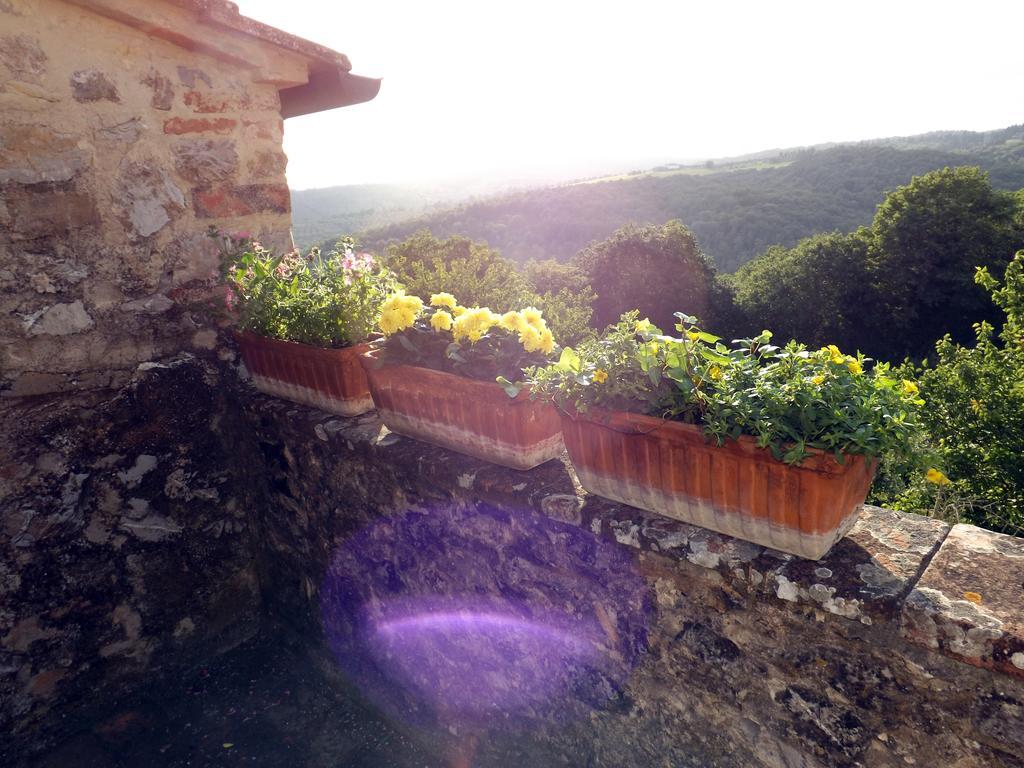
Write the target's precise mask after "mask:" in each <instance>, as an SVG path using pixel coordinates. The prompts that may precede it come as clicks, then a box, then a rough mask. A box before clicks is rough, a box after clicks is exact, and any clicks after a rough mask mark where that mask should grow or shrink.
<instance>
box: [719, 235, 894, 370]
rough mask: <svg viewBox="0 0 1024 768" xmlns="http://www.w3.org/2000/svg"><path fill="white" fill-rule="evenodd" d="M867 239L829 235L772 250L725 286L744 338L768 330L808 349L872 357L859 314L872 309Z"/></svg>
mask: <svg viewBox="0 0 1024 768" xmlns="http://www.w3.org/2000/svg"><path fill="white" fill-rule="evenodd" d="M869 244H870V233H868V232H866V231H865V230H863V229H862V230H859V231H858V232H854V233H852V234H840V233H838V232H833V233H832V234H827V235H815V236H814V237H810V238H807V239H805V240H801V241H800V242H799V243H798V244H797V245H796V247H794V248H783V247H781V246H772V247H771V248H769V249H768V250H767V251H766V252H765V253H764V254H763V255H762V256H759V257H758V258H757V259H755V260H754V261H752V262H750V263H749V264H747V265H745V266H744V267H742V268H741V269H740V270H739V271H738V272H737V273H736V274H735V275H732V276H731V277H730V278H728V282H729V283H730V284H731V285H732V287H733V289H734V291H735V302H736V305H737V308H738V310H739V312H740V318H741V321H746V322H745V325H746V328H745V330H744V332H749V333H754V332H755V329H761V328H771V329H772V331H774V333H775V334H776V336H777V337H778V338H780V339H791V338H792V339H796V340H797V341H802V342H804V343H805V344H808V345H810V346H813V347H819V346H823V345H825V344H838V345H839V346H841V347H843V348H844V349H848V350H849V351H851V352H852V351H854V350H857V349H859V350H861V351H863V352H865V353H867V354H875V353H877V351H878V349H877V348H876V344H875V343H874V340H873V339H872V337H871V334H870V333H868V332H867V331H868V326H869V325H871V324H869V323H866V322H865V320H866V318H865V315H864V313H863V312H861V311H859V310H860V309H861V308H863V307H866V306H871V303H872V302H871V298H872V296H871V289H870V286H869V283H868V263H867V254H868V247H869Z"/></svg>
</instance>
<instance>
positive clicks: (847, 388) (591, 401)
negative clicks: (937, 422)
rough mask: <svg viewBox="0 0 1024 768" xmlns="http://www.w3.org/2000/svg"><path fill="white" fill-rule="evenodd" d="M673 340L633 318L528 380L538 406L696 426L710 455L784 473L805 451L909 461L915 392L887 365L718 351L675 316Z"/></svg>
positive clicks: (831, 354) (817, 354) (768, 348)
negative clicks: (731, 452)
mask: <svg viewBox="0 0 1024 768" xmlns="http://www.w3.org/2000/svg"><path fill="white" fill-rule="evenodd" d="M677 317H678V318H679V323H677V324H676V329H677V330H678V331H679V332H680V334H681V335H680V337H678V338H676V337H671V336H666V335H664V334H663V333H662V332H661V331H660V330H659V329H658V328H657V327H655V326H653V325H652V324H650V323H649V322H648V321H646V320H641V321H638V320H637V315H636V313H629V314H626V315H623V317H622V319H621V320H620V322H619V323H618V324H617V325H615V326H613V327H612V328H609V329H608V331H607V332H606V333H605V334H604V335H603V336H602V337H601V338H599V339H594V340H591V341H587V342H584V343H583V344H581V345H580V346H579V348H578V349H571V348H567V349H565V350H563V352H562V354H561V357H560V359H559V361H558V362H557V363H555V364H554V365H551V366H548V367H546V368H542V369H534V370H531V371H528V372H527V373H528V382H529V383H530V384H531V386H532V387H533V388H534V390H535V391H536V392H537V393H538V394H540V395H546V396H548V397H552V398H553V399H554V400H555V401H556V402H557V403H559V404H560V405H561V406H562V407H569V408H576V409H577V410H581V411H585V410H586V409H588V408H589V407H591V406H599V407H603V408H613V409H623V410H632V411H640V412H645V413H650V414H653V415H658V416H665V417H669V418H674V419H678V420H681V421H686V422H689V423H695V424H701V425H702V426H703V427H704V432H705V434H706V435H707V436H708V437H709V438H710V439H714V440H715V441H717V442H718V443H719V444H722V443H724V442H725V441H726V440H730V439H731V440H736V439H738V438H739V437H740V436H741V435H750V436H752V437H754V438H755V440H756V441H757V444H758V445H759V446H761V447H762V448H768V449H770V450H771V451H772V453H773V455H774V456H775V457H776V458H777V459H779V460H781V461H785V462H787V463H792V464H798V463H800V462H801V461H803V460H804V459H805V458H806V457H807V456H808V455H810V454H811V453H812V452H815V451H825V452H830V453H834V454H835V455H836V458H837V460H839V461H842V460H843V458H842V456H843V455H844V454H860V455H864V456H868V457H877V456H882V455H890V454H891V455H896V456H899V457H901V458H902V459H904V460H905V461H913V459H914V456H913V448H914V447H915V445H916V444H917V442H918V434H919V432H920V424H919V421H918V415H917V410H918V406H920V405H921V404H922V401H921V400H920V398H919V397H918V390H917V386H916V385H915V384H913V383H912V382H910V381H904V380H901V379H898V378H896V377H894V376H893V375H891V373H890V371H889V367H888V366H887V365H876V366H875V367H874V369H873V370H871V371H870V372H865V371H864V364H865V363H866V362H867V360H866V359H865V358H864V357H862V356H858V357H851V356H849V355H844V354H842V353H841V352H840V351H839V350H838V348H836V347H835V346H828V347H824V348H822V349H820V350H817V351H811V350H808V349H807V348H806V347H805V346H804V345H802V344H797V343H796V342H790V343H789V344H787V345H786V346H785V347H784V348H779V347H777V346H774V345H772V344H771V343H770V340H771V333H769V332H768V331H763V332H762V333H761V334H759V335H758V336H757V337H755V338H750V339H739V340H737V341H734V342H733V344H732V345H731V346H726V345H725V344H723V343H722V341H721V339H720V338H719V337H717V336H714V335H712V334H709V333H707V332H705V331H703V330H701V329H700V328H699V327H698V326H697V325H696V320H695V318H693V317H690V316H688V315H685V314H682V313H678V314H677Z"/></svg>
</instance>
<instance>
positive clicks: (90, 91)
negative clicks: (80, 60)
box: [70, 69, 121, 102]
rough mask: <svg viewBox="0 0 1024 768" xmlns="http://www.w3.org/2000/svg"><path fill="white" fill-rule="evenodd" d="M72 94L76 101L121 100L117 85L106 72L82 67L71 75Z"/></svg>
mask: <svg viewBox="0 0 1024 768" xmlns="http://www.w3.org/2000/svg"><path fill="white" fill-rule="evenodd" d="M70 82H71V95H72V96H74V98H75V101H82V102H90V101H113V102H119V101H121V97H120V96H119V95H118V93H117V86H115V85H114V83H113V82H112V81H111V80H110V78H109V77H108V76H107V75H106V73H104V72H100V71H99V70H95V69H80V70H78V71H77V72H74V73H72V75H71V81H70Z"/></svg>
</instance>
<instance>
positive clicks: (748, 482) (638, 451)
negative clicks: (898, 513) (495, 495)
mask: <svg viewBox="0 0 1024 768" xmlns="http://www.w3.org/2000/svg"><path fill="white" fill-rule="evenodd" d="M562 433H563V436H564V438H565V447H566V449H567V450H568V451H569V457H570V458H571V459H572V463H573V464H574V465H575V467H576V472H577V474H578V476H579V479H580V482H581V483H582V484H583V487H584V488H586V489H587V490H588V491H590V492H592V493H595V494H597V495H598V496H603V497H605V498H608V499H612V500H614V501H619V502H622V503H623V504H629V505H630V506H634V507H639V508H640V509H646V510H648V511H650V512H657V513H658V514H662V515H665V516H667V517H671V518H674V519H676V520H682V521H683V522H686V523H692V524H694V525H699V526H701V527H704V528H710V529H711V530H713V531H718V532H719V533H724V534H727V535H729V536H735V537H736V538H738V539H745V540H746V541H752V542H754V543H756V544H762V545H764V546H767V547H772V548H773V549H778V550H781V551H783V552H789V553H792V554H794V555H799V556H801V557H806V558H810V559H812V560H817V559H819V558H821V557H822V556H823V555H824V554H825V553H826V552H828V550H829V548H831V546H832V545H833V544H835V542H836V541H838V540H839V539H840V538H841V537H842V536H843V534H845V533H846V532H847V531H848V530H849V529H850V527H851V526H852V525H853V524H854V522H855V521H856V519H857V516H858V514H859V513H860V506H861V505H862V504H863V503H864V499H865V497H866V496H867V493H868V489H869V488H870V486H871V480H872V478H873V477H874V474H875V468H876V466H877V464H878V462H877V460H867V459H865V458H864V457H863V456H851V457H848V458H847V459H846V462H845V464H839V463H838V462H837V461H836V460H835V458H834V457H833V456H832V455H831V454H825V453H818V454H815V455H813V456H809V457H808V458H807V459H805V460H804V462H803V463H802V464H801V465H800V466H798V467H797V466H790V465H788V464H784V463H783V462H781V461H777V460H775V459H774V458H773V457H772V455H771V453H770V451H768V450H767V449H764V448H758V447H757V445H756V443H755V441H754V440H753V439H751V438H749V437H742V438H740V440H739V441H729V442H727V443H726V444H725V445H723V446H718V445H715V444H714V443H709V442H707V441H706V440H705V438H704V435H703V432H702V430H701V429H700V428H699V427H696V426H693V425H690V424H682V423H680V422H675V421H666V420H664V419H659V418H653V417H651V416H643V415H640V414H633V413H624V412H608V411H601V410H598V409H592V410H590V411H588V413H587V414H585V415H584V414H570V415H566V414H563V415H562Z"/></svg>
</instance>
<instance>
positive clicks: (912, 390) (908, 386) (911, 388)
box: [903, 379, 918, 397]
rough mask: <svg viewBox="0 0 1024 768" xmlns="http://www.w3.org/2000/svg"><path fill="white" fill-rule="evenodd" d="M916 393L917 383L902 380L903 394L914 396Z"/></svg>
mask: <svg viewBox="0 0 1024 768" xmlns="http://www.w3.org/2000/svg"><path fill="white" fill-rule="evenodd" d="M917 393H918V389H917V384H915V383H914V382H912V381H909V380H907V379H904V380H903V394H904V395H907V396H908V397H915V396H916V395H917Z"/></svg>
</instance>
